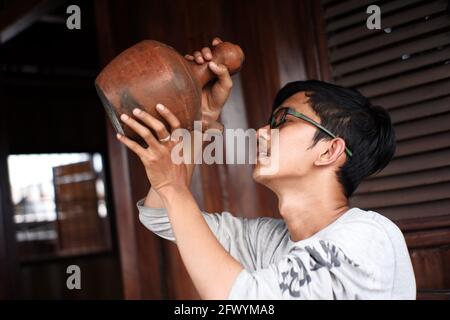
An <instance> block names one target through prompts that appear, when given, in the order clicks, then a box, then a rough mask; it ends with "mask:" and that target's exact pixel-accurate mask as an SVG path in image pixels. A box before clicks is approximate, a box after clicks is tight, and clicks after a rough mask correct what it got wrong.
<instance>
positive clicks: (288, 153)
mask: <svg viewBox="0 0 450 320" xmlns="http://www.w3.org/2000/svg"><path fill="white" fill-rule="evenodd" d="M281 107H290V108H292V109H295V110H296V111H298V112H301V113H303V114H304V115H306V116H307V117H309V118H311V119H313V120H314V121H316V122H319V123H320V118H319V117H318V116H317V115H316V114H315V113H314V111H313V110H312V108H311V107H310V106H309V105H308V97H306V96H305V93H304V92H299V93H297V94H294V95H293V96H291V97H289V98H288V99H286V100H285V101H284V102H283V103H282V105H281V106H278V108H277V109H276V110H278V109H279V108H281ZM276 110H275V111H276ZM277 129H278V130H279V144H278V148H276V147H274V145H273V144H271V140H273V139H271V137H273V132H272V134H271V130H270V127H269V125H266V126H264V127H262V128H260V129H259V130H258V136H259V137H260V147H261V145H263V144H267V150H268V155H265V154H262V153H259V154H258V163H257V164H256V166H255V168H254V171H253V178H254V179H255V181H257V182H259V183H262V184H264V185H266V186H270V185H271V184H272V183H273V182H275V181H282V180H289V179H293V178H295V179H298V178H302V177H305V176H306V175H308V173H310V172H311V169H312V168H313V163H314V161H315V160H316V158H317V156H318V150H317V148H316V147H317V145H316V146H315V147H314V148H311V149H308V148H309V147H310V146H311V145H312V141H313V137H314V134H315V133H316V130H317V129H316V127H315V126H314V125H312V124H310V123H308V122H306V121H304V120H302V119H298V118H296V117H294V116H292V115H287V116H286V122H285V123H284V124H282V125H281V126H279V127H278V128H277ZM264 132H267V133H268V135H267V134H264ZM265 136H269V139H266V138H264V137H265ZM258 149H260V148H258ZM276 157H277V158H276ZM276 161H278V163H277V166H276V167H277V170H269V169H271V168H273V167H274V163H276ZM270 166H272V167H270ZM267 172H270V173H269V174H267Z"/></svg>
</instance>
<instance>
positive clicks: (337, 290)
mask: <svg viewBox="0 0 450 320" xmlns="http://www.w3.org/2000/svg"><path fill="white" fill-rule="evenodd" d="M348 230H349V229H345V228H344V229H342V231H341V232H340V231H338V232H337V233H338V234H337V235H336V234H335V236H337V238H336V239H339V241H338V242H336V241H334V240H333V239H328V238H312V239H307V240H304V241H301V242H298V243H295V244H294V245H293V246H292V248H291V249H290V250H289V252H288V254H286V255H285V256H283V257H282V258H281V259H280V260H279V261H277V262H276V263H273V264H270V265H269V266H268V267H267V268H264V269H260V270H257V271H249V270H246V269H244V270H242V271H241V272H240V273H239V275H238V276H237V278H236V279H235V281H234V283H233V285H232V288H231V290H230V293H229V296H228V298H229V299H255V300H256V299H258V300H259V299H365V298H366V297H369V298H371V299H374V298H375V299H377V298H380V299H389V298H390V293H391V290H392V277H393V269H394V263H395V262H394V261H393V259H394V256H393V251H392V245H391V244H390V243H389V239H388V237H387V236H386V235H385V234H384V233H383V232H382V231H380V230H376V228H366V229H364V228H363V229H362V230H358V231H356V232H354V233H352V232H349V231H348ZM367 230H369V231H367ZM364 232H366V233H367V234H364ZM333 238H334V237H333ZM348 241H351V242H352V243H350V244H349V245H347V242H348Z"/></svg>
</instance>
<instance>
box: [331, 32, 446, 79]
mask: <svg viewBox="0 0 450 320" xmlns="http://www.w3.org/2000/svg"><path fill="white" fill-rule="evenodd" d="M449 37H450V33H449V32H445V33H438V34H437V35H433V36H428V37H425V38H423V39H419V40H417V41H412V42H406V43H400V44H398V45H396V46H393V47H390V48H386V49H383V50H379V51H375V52H373V53H369V54H367V55H364V56H362V57H356V58H354V59H352V60H349V61H346V62H342V63H337V64H336V65H335V66H334V67H333V75H334V76H342V75H344V74H347V73H351V72H355V71H358V70H361V69H364V68H368V67H371V66H374V65H377V64H381V63H385V62H389V61H392V60H396V59H401V57H402V56H403V55H404V54H408V55H412V54H414V53H417V52H421V51H425V50H430V49H433V48H437V47H439V46H444V45H446V44H448V39H449Z"/></svg>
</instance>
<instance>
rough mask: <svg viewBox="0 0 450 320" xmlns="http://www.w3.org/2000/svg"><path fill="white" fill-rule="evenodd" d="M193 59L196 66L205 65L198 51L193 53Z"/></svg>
mask: <svg viewBox="0 0 450 320" xmlns="http://www.w3.org/2000/svg"><path fill="white" fill-rule="evenodd" d="M194 58H195V62H197V63H198V64H202V63H205V60H203V55H202V53H201V52H200V51H195V52H194Z"/></svg>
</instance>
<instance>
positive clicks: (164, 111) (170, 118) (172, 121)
mask: <svg viewBox="0 0 450 320" xmlns="http://www.w3.org/2000/svg"><path fill="white" fill-rule="evenodd" d="M156 110H157V111H158V112H159V114H160V115H161V116H162V117H163V118H164V119H165V120H166V121H167V123H169V125H170V127H171V128H172V131H173V130H175V129H178V128H180V126H181V123H180V120H178V118H177V117H176V116H175V115H174V114H173V113H172V111H170V110H169V109H168V108H166V107H165V106H163V105H162V104H160V103H159V104H157V105H156Z"/></svg>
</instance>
